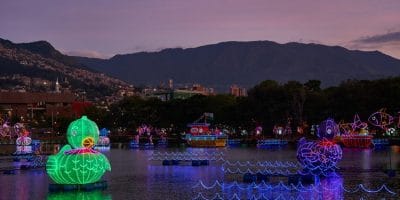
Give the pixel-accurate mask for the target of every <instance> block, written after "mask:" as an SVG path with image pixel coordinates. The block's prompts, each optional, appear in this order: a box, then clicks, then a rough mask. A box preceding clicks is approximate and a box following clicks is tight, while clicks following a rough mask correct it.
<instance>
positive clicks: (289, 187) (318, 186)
mask: <svg viewBox="0 0 400 200" xmlns="http://www.w3.org/2000/svg"><path fill="white" fill-rule="evenodd" d="M243 185H247V186H241V185H240V184H239V183H238V182H237V181H234V182H233V183H231V184H226V183H224V182H222V183H221V182H219V181H218V180H217V181H215V182H214V183H213V184H212V185H210V186H207V185H205V184H204V183H203V181H201V180H200V181H199V182H198V183H196V184H195V185H194V186H193V187H192V188H198V187H201V188H202V189H205V190H213V189H218V188H219V189H222V190H225V189H232V188H238V189H239V190H249V189H259V190H267V191H271V190H275V189H285V190H287V191H298V192H309V191H315V192H317V193H321V192H322V191H335V190H338V189H341V190H343V191H345V192H347V193H357V192H360V191H363V192H367V193H379V192H382V191H384V192H387V193H389V194H391V195H396V193H395V192H394V191H392V190H391V189H389V188H388V187H387V186H386V185H385V184H383V185H381V186H380V187H379V188H378V189H368V188H366V187H365V186H364V185H363V184H358V185H357V186H356V187H355V188H353V189H346V188H345V186H344V185H343V184H339V185H333V187H334V188H329V187H324V186H323V185H322V184H320V183H318V184H316V185H314V184H311V185H310V186H309V187H305V186H304V185H302V184H301V182H299V183H298V184H297V185H294V184H290V185H286V184H285V183H283V182H282V181H280V182H279V183H278V184H277V185H272V184H266V183H265V182H264V181H262V182H261V183H259V184H257V183H256V182H253V183H250V184H243Z"/></svg>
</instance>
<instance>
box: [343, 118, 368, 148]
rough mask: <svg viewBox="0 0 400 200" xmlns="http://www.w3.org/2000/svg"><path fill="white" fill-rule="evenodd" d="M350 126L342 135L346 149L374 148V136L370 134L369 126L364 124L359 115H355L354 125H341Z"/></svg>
mask: <svg viewBox="0 0 400 200" xmlns="http://www.w3.org/2000/svg"><path fill="white" fill-rule="evenodd" d="M341 125H342V126H344V125H348V126H350V128H351V129H350V130H349V129H348V127H347V128H346V129H347V130H346V131H345V132H343V134H342V135H341V141H342V143H343V145H344V146H345V147H350V148H370V147H371V146H372V136H371V135H369V133H368V124H367V123H365V122H362V121H361V120H360V117H359V116H358V114H356V115H354V120H353V123H348V124H341Z"/></svg>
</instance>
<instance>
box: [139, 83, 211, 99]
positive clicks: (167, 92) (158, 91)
mask: <svg viewBox="0 0 400 200" xmlns="http://www.w3.org/2000/svg"><path fill="white" fill-rule="evenodd" d="M172 88H173V83H172V81H170V83H169V88H167V89H165V88H146V89H143V91H142V97H144V98H158V99H160V100H162V101H169V100H171V99H187V98H190V97H192V96H195V95H204V96H209V95H215V92H214V89H213V88H206V87H203V86H201V85H200V84H194V85H193V86H192V87H191V88H179V89H172Z"/></svg>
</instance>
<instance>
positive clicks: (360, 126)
mask: <svg viewBox="0 0 400 200" xmlns="http://www.w3.org/2000/svg"><path fill="white" fill-rule="evenodd" d="M351 128H352V129H353V130H357V129H364V130H365V129H367V128H368V124H367V123H365V122H362V121H361V120H360V117H359V116H358V114H355V115H354V119H353V123H352V124H351Z"/></svg>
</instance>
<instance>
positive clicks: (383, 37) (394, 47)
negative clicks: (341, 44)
mask: <svg viewBox="0 0 400 200" xmlns="http://www.w3.org/2000/svg"><path fill="white" fill-rule="evenodd" d="M346 46H347V47H348V48H350V49H361V50H379V51H382V52H384V53H386V54H389V55H392V56H394V57H397V58H400V31H392V32H388V33H384V34H377V35H372V36H366V37H361V38H358V39H355V40H353V41H351V42H350V43H349V44H348V45H346Z"/></svg>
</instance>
